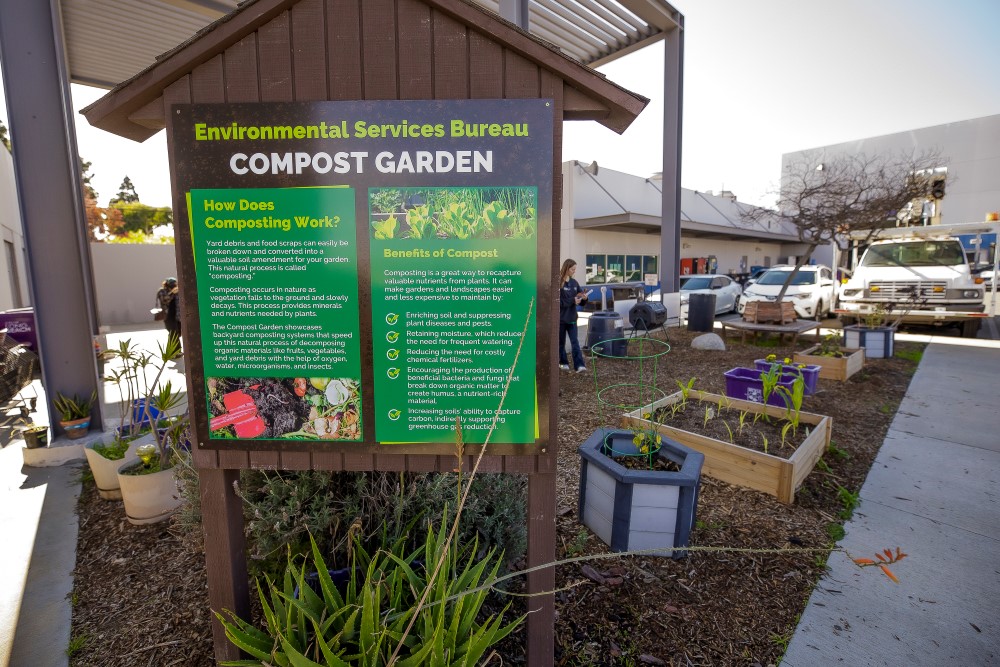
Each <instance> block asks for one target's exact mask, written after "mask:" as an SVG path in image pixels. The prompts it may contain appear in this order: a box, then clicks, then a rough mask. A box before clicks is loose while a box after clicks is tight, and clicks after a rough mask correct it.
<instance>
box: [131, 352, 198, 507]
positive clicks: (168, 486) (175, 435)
mask: <svg viewBox="0 0 1000 667" xmlns="http://www.w3.org/2000/svg"><path fill="white" fill-rule="evenodd" d="M180 356H181V344H180V339H179V338H178V337H176V336H171V337H170V338H168V339H167V344H166V346H165V347H164V346H163V345H160V350H159V355H158V356H157V357H155V358H154V357H150V358H149V361H150V362H151V363H152V364H153V367H154V368H155V369H156V376H155V378H154V380H153V382H152V383H151V384H150V385H149V389H148V391H147V393H146V395H145V396H143V397H142V398H143V399H144V401H143V405H144V409H145V415H143V420H142V421H144V422H148V423H150V424H158V423H163V424H164V425H165V426H164V428H153V429H152V433H151V435H152V438H153V441H152V442H149V443H144V444H142V445H140V446H138V447H137V448H136V456H137V457H138V459H139V460H138V461H131V462H128V463H125V464H124V465H121V466H120V467H119V468H118V485H119V487H120V488H121V493H122V500H123V501H124V503H125V515H126V518H128V520H129V523H132V524H133V525H143V524H148V523H156V522H158V521H163V520H164V519H166V518H168V517H169V516H170V515H171V514H173V512H174V511H175V510H176V509H177V508H178V507H180V504H181V497H180V493H179V491H178V489H177V478H176V476H175V472H176V471H175V470H174V467H173V466H174V456H175V454H176V451H177V448H178V447H179V445H180V443H181V442H183V441H184V440H186V439H187V430H188V423H189V422H188V419H187V417H186V416H182V417H179V418H177V417H172V416H171V415H170V412H171V410H174V409H175V408H177V407H178V406H179V405H180V404H181V403H182V396H181V392H180V391H177V390H175V389H174V387H173V385H172V384H171V382H170V381H169V380H168V381H167V382H164V383H163V384H162V385H161V384H160V379H161V378H162V377H163V371H164V370H165V369H166V367H167V364H168V363H170V362H172V361H175V360H177V359H178V358H180Z"/></svg>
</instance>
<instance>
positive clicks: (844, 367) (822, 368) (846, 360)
mask: <svg viewBox="0 0 1000 667" xmlns="http://www.w3.org/2000/svg"><path fill="white" fill-rule="evenodd" d="M819 349H820V346H819V345H813V346H812V347H809V348H806V349H804V350H802V351H801V352H796V353H795V355H794V357H793V358H792V361H794V362H795V363H797V364H815V365H816V366H819V376H820V377H821V378H823V379H824V380H838V381H840V382H843V381H844V380H846V379H847V378H849V377H851V376H852V375H854V374H855V373H857V372H858V371H860V370H861V368H862V367H863V366H864V365H865V351H864V350H861V349H857V350H851V349H842V350H841V351H842V352H843V353H844V355H845V356H843V357H821V356H819V355H818V354H816V353H817V352H819Z"/></svg>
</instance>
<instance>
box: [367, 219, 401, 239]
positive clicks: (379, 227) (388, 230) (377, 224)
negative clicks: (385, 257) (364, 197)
mask: <svg viewBox="0 0 1000 667" xmlns="http://www.w3.org/2000/svg"><path fill="white" fill-rule="evenodd" d="M397 226H399V223H398V222H396V216H394V215H390V216H389V217H388V218H386V219H385V220H373V221H372V230H374V232H375V238H377V239H379V240H380V241H385V240H388V239H391V238H395V236H396V227H397Z"/></svg>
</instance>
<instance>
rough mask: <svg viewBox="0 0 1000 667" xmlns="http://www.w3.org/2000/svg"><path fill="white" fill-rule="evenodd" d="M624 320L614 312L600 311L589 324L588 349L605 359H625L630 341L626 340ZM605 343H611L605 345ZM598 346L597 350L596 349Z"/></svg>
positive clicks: (592, 317)
mask: <svg viewBox="0 0 1000 667" xmlns="http://www.w3.org/2000/svg"><path fill="white" fill-rule="evenodd" d="M624 335H625V327H624V318H623V317H622V316H621V313H616V312H615V311H613V310H599V311H597V312H596V313H594V314H592V315H591V316H590V320H589V322H588V324H587V347H589V348H590V351H591V352H597V353H599V354H601V355H602V356H605V357H624V356H625V354H626V348H627V346H628V341H626V340H625V338H624ZM604 341H611V342H610V343H606V344H605V343H604ZM595 346H596V349H595Z"/></svg>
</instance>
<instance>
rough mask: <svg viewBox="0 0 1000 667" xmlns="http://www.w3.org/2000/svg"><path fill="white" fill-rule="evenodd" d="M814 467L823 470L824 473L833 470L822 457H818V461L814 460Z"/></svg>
mask: <svg viewBox="0 0 1000 667" xmlns="http://www.w3.org/2000/svg"><path fill="white" fill-rule="evenodd" d="M816 467H817V468H818V469H819V470H820V471H822V472H825V473H832V472H833V469H831V468H830V464H829V463H827V462H826V459H824V458H822V457H820V459H819V460H818V461H816Z"/></svg>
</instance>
